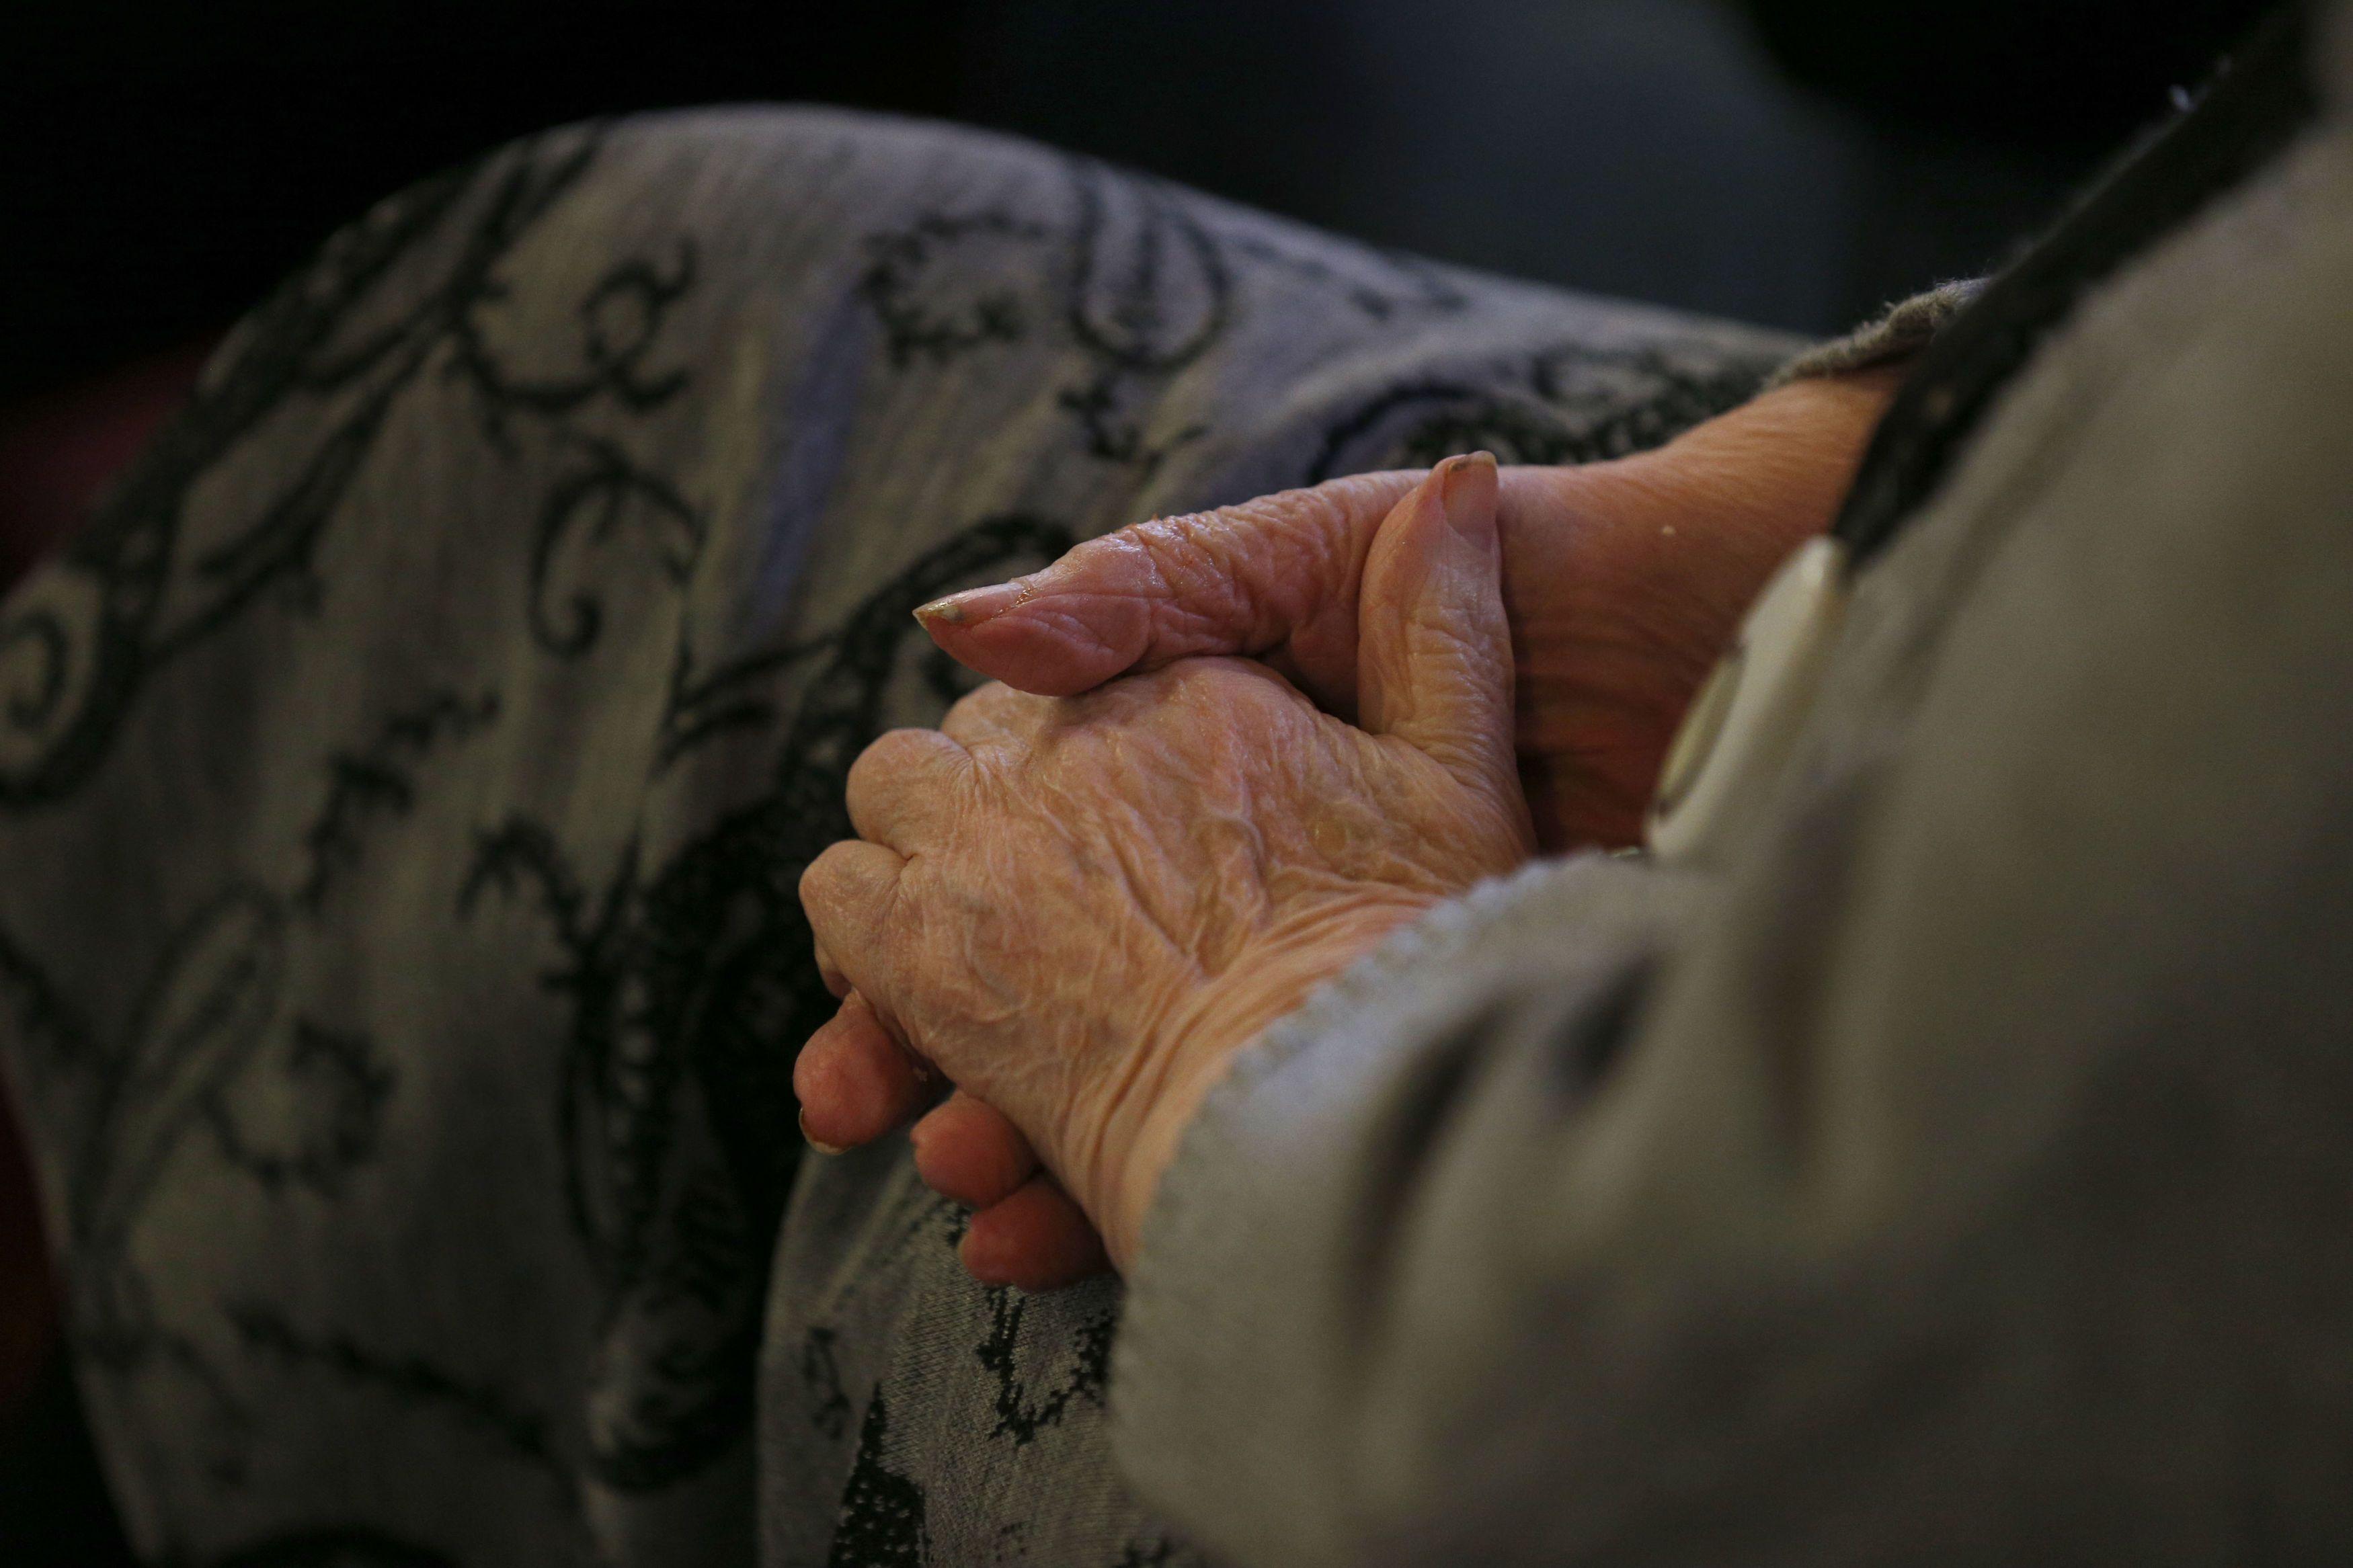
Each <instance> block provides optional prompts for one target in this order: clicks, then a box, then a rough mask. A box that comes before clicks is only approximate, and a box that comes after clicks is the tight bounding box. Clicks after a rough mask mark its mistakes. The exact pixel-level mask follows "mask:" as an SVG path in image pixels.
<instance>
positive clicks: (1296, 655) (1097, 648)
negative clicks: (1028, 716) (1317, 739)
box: [915, 473, 1416, 712]
mask: <svg viewBox="0 0 2353 1568" xmlns="http://www.w3.org/2000/svg"><path fill="white" fill-rule="evenodd" d="M1415 478H1416V476H1415V475H1412V474H1407V473H1388V474H1357V475H1351V476H1349V477H1347V478H1345V479H1332V480H1328V481H1326V482H1325V483H1324V484H1320V485H1317V486H1315V487H1314V489H1303V490H1285V491H1283V492H1282V493H1281V494H1279V495H1271V496H1261V497H1260V498H1259V499H1258V500H1249V501H1244V502H1242V503H1241V504H1240V505H1239V506H1229V507H1220V508H1219V509H1218V510H1215V511H1205V512H1196V513H1194V514H1192V515H1190V516H1187V517H1166V518H1155V519H1153V520H1152V521H1149V522H1139V523H1136V524H1135V525H1134V526H1133V527H1129V528H1124V529H1121V530H1120V531H1118V532H1116V533H1109V534H1105V535H1104V536H1103V538H1101V539H1095V540H1090V541H1089V542H1086V543H1084V544H1082V545H1080V546H1079V547H1078V548H1076V549H1075V550H1072V551H1071V552H1070V553H1069V554H1067V555H1065V556H1063V557H1062V558H1061V559H1060V561H1057V562H1056V563H1054V564H1052V565H1051V566H1049V567H1047V568H1046V569H1045V570H1044V571H1042V572H1034V573H1031V574H1029V576H1027V577H1021V578H1017V579H1015V580H1014V581H1013V582H1010V583H1000V584H995V585H993V586H990V587H987V588H975V589H973V590H971V591H970V592H968V593H963V594H955V595H950V596H948V597H947V598H944V599H941V600H937V601H935V602H934V603H932V604H929V605H924V606H923V608H921V609H919V610H917V611H916V612H915V618H916V619H917V620H919V621H921V622H923V629H924V630H925V631H927V632H929V633H930V634H931V636H932V640H933V641H934V642H936V643H938V644H939V645H940V647H943V648H944V649H946V650H947V651H948V652H949V653H950V654H952V655H954V656H955V658H958V659H960V660H961V661H963V662H964V663H965V664H966V665H969V666H970V667H972V668H974V669H976V670H978V671H980V673H981V674H983V675H986V676H988V677H991V678H992V679H997V680H1001V681H1003V682H1005V684H1007V685H1008V686H1010V687H1013V688H1015V689H1018V690H1022V691H1032V692H1036V693H1038V694H1039V695H1040V696H1044V697H1068V696H1071V695H1072V694H1074V693H1077V692H1081V691H1085V690H1088V689H1091V688H1093V687H1096V686H1100V685H1101V684H1103V682H1104V681H1106V680H1109V679H1112V678H1113V676H1117V675H1124V674H1127V673H1129V672H1131V671H1142V670H1147V669H1156V668H1159V667H1160V666H1162V665H1164V664H1168V663H1171V662H1173V661H1175V660H1176V659H1180V658H1188V657H1190V656H1193V655H1197V654H1237V655H1243V656H1248V657H1257V658H1265V659H1267V661H1268V662H1270V663H1271V664H1274V665H1276V666H1278V667H1279V668H1282V670H1283V671H1284V673H1285V674H1287V675H1290V676H1291V677H1292V678H1293V679H1294V680H1296V681H1297V682H1298V683H1299V684H1300V685H1301V686H1302V687H1303V688H1305V689H1306V690H1307V691H1308V693H1309V694H1310V695H1311V696H1313V697H1314V698H1315V699H1316V700H1318V701H1320V702H1323V703H1324V705H1325V706H1327V707H1330V708H1334V709H1336V710H1340V711H1343V712H1349V711H1354V710H1355V707H1356V594H1357V585H1358V583H1359V581H1360V579H1361V577H1362V574H1363V571H1364V564H1365V559H1366V551H1367V550H1368V549H1369V548H1370V547H1371V544H1372V541H1373V535H1374V533H1375V532H1376V531H1377V530H1378V529H1379V528H1380V526H1381V520H1382V518H1383V517H1384V516H1386V515H1387V514H1388V510H1389V509H1390V508H1391V507H1392V506H1393V505H1395V504H1396V502H1397V499H1398V497H1399V496H1401V495H1403V494H1404V493H1405V492H1406V491H1407V490H1408V489H1409V488H1411V486H1412V485H1413V483H1414V480H1415Z"/></svg>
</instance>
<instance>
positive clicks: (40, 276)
mask: <svg viewBox="0 0 2353 1568" xmlns="http://www.w3.org/2000/svg"><path fill="white" fill-rule="evenodd" d="M2260 9H2261V0H1945V3H1942V4H1938V5H1911V4H1904V3H1900V0H1879V3H1872V0H1746V3H1745V4H1743V3H1740V0H1448V3H1446V4H1442V5H1437V4H1416V3H1409V0H1184V3H1181V4H1162V5H1152V4H1144V3H1139V0H1003V3H1001V4H993V5H984V4H980V3H978V0H964V3H955V0H871V3H868V4H863V5H807V4H795V3H792V0H769V3H767V4H758V5H754V4H744V3H740V0H673V3H670V4H664V5H649V4H631V5H622V4H615V3H612V0H473V3H471V4H464V5H460V4H456V3H453V0H397V3H395V0H311V3H309V4H304V5H293V4H287V3H284V0H170V3H168V4H166V3H162V0H150V3H148V4H140V5H133V4H127V3H122V0H111V3H110V0H82V3H79V4H59V3H56V0H0V587H5V584H6V583H7V581H8V580H9V578H10V577H11V576H12V575H13V574H14V572H15V571H16V570H17V569H18V568H20V567H21V565H22V564H23V563H24V562H25V561H26V559H28V558H29V556H30V555H31V553H32V552H34V551H35V550H36V549H37V548H38V547H39V545H40V543H41V542H43V541H45V540H47V539H51V538H54V537H55V535H56V534H57V533H58V532H59V531H62V530H63V529H65V528H67V527H69V526H70V525H71V522H72V521H73V520H74V518H76V517H78V516H79V512H80V510H82V509H83V508H84V507H85V506H86V505H87V503H88V500H89V496H90V492H91V491H92V490H93V489H95V487H96V485H97V484H98V483H99V482H100V480H102V479H103V478H104V477H105V475H106V473H107V472H108V471H110V469H111V468H112V467H113V466H115V465H117V464H119V463H120V461H121V459H122V458H123V457H125V456H126V455H127V454H128V452H129V451H130V450H131V449H132V448H133V447H135V446H136V444H137V443H138V441H139V440H140V439H142V438H143V435H144V432H145V431H146V429H148V428H149V427H150V426H152V424H153V420H154V419H155V418H157V417H160V416H162V414H163V413H164V412H165V411H166V410H168V408H169V407H170V406H171V405H172V404H173V402H174V401H175V400H176V399H177V398H178V397H179V396H180V395H182V394H183V393H184V392H185V387H186V385H187V384H188V382H189V379H190V378H191V377H192V376H193V374H194V371H195V364H196V363H197V356H198V354H199V353H200V350H201V346H202V345H203V344H204V343H206V342H208V341H209V340H210V339H211V338H212V337H213V336H214V335H216V333H217V332H218V331H220V330H221V329H222V328H223V327H224V326H226V325H227V322H228V321H230V320H231V319H232V318H233V317H234V316H235V315H236V314H237V311H238V310H241V309H242V308H243V307H244V306H246V305H247V304H248V303H249V302H250V301H252V300H254V299H255V298H257V297H258V296H259V294H260V293H261V292H262V291H263V290H265V289H267V288H269V285H270V284H271V283H272V281H274V280H275V279H277V278H278V277H280V275H282V274H283V273H285V272H287V271H288V270H290V268H292V267H293V266H294V265H295V264H296V263H297V262H299V261H300V260H301V258H303V257H304V256H305V255H306V254H307V253H308V252H309V251H310V250H311V248H312V247H314V246H316V245H317V243H318V242H319V241H320V240H321V239H322V238H323V237H324V236H325V235H326V234H327V232H328V231H329V230H330V229H331V228H332V227H333V226H336V225H337V224H339V223H341V222H343V220H345V219H347V218H349V217H351V216H355V215H356V214H357V213H359V212H360V211H361V210H362V209H364V207H365V206H366V205H368V204H369V203H370V202H372V201H373V200H374V199H375V198H376V197H377V196H379V195H384V194H385V193H386V192H388V191H390V190H393V189H394V188H396V187H397V186H399V185H401V184H405V183H406V182H408V181H410V180H413V179H415V178H417V177H418V176H420V175H422V174H427V173H429V172H431V171H432V170H434V169H436V168H438V167H441V166H443V165H445V164H448V163H452V162H454V161H457V160H459V159H461V158H464V157H467V156H469V155H470V154H472V153H477V152H480V151H481V150H482V149H484V148H486V147H489V146H491V145H492V144H495V143H496V142H500V141H502V140H504V139H506V138H508V137H511V136H514V135H518V134H521V133H522V132H529V131H532V130H535V129H537V128H540V127H542V126H544V125H548V124H552V123H555V122H558V121H566V120H572V119H577V118H581V117H585V116H590V115H598V114H609V113H616V112H623V111H628V110H639V109H649V108H659V107H667V106H676V105H686V104H696V103H710V102H720V101H731V100H732V101H743V100H823V101H829V102H835V103H849V104H856V105H862V106H866V107H871V108H878V109H885V110H894V111H898V112H902V113H910V114H922V115H930V116H936V117H941V118H947V119H956V120H965V121H976V122H979V123H983V124H987V125H992V126H997V127H1001V128H1005V129H1008V130H1012V131H1017V132H1022V133H1024V134H1028V135H1030V136H1035V137H1038V138H1040V139H1042V140H1046V141H1050V142H1057V143H1060V144H1061V145H1064V146H1068V147H1073V148H1077V149H1079V150H1082V151H1084V152H1088V153H1096V154H1099V155H1101V156H1103V157H1107V158H1112V159H1115V160H1118V161H1121V162H1124V163H1131V164H1134V165H1138V166H1141V167H1143V168H1145V169H1148V170H1151V171H1154V172H1155V173H1158V174H1165V175H1167V176H1170V177H1172V178H1175V179H1178V180H1182V181H1185V182H1187V183H1189V184H1196V185H1199V186H1202V187H1205V188H1207V189H1208V190H1211V191H1215V192H1218V193H1219V194H1221V195H1229V196H1232V197H1236V198H1239V199H1240V200H1243V201H1247V202H1251V203H1255V204H1258V205H1263V206H1268V207H1272V208H1275V209H1277V210H1280V211H1282V212H1285V213H1289V214H1292V215H1293V216H1299V217H1303V218H1305V219H1307V220H1309V221H1311V222H1314V223H1317V224H1322V225H1324V226H1330V227H1334V228H1338V229H1341V230H1344V231H1346V232H1348V233H1352V234H1355V235H1358V236H1360V237H1366V238H1369V239H1373V240H1376V241H1378V242H1381V243H1384V244H1388V245H1393V246H1398V247H1407V248H1410V249H1414V250H1419V251H1422V252H1424V253H1427V254H1430V255H1432V256H1437V257H1440V258H1445V259H1448V260H1452V261H1458V262H1463V263H1467V264H1470V265H1472V266H1478V267H1483V268H1492V269H1495V270H1499V271H1505V272H1514V273H1518V274H1521V275H1524V276H1526V277H1531V278H1536V279H1545V280H1547V281H1552V282H1556V283H1561V284H1566V285H1568V286H1571V287H1576V288H1581V289H1593V290H1599V291H1604V292H1609V293H1614V294H1623V295H1630V296H1634V297H1639V298H1642V299H1647V300H1657V301H1660V302H1662V303H1666V304H1672V305H1679V306H1684V307H1687V308H1691V309H1694V310H1706V311H1714V312H1717V313H1721V314H1725V315H1730V316H1736V317H1740V318H1743V319H1746V320H1749V321H1760V322H1766V323H1770V324H1773V325H1778V326H1785V327H1791V328H1795V329H1798V330H1800V331H1813V332H1830V331H1837V330H1840V329H1841V328H1842V327H1844V326H1846V325H1848V324H1850V323H1852V321H1855V320H1857V319H1858V318H1860V317H1862V316H1863V315H1864V314H1866V313H1868V312H1869V311H1870V310H1872V309H1873V307H1875V306H1876V305H1878V304H1879V303H1881V302H1882V301H1883V300H1889V299H1892V298H1895V297H1899V296H1901V295H1904V294H1905V293H1908V292H1910V291H1912V290H1914V289H1918V288H1920V287H1922V286H1924V285H1926V284H1928V283H1931V282H1934V281H1937V280H1940V279H1946V278H1950V277H1956V276H1962V275H1967V274H1971V273H1975V272H1978V271H1980V270H1982V269H1984V268H1987V267H1989V265H1991V264H1994V263H1995V262H1997V261H1999V259H2000V258H2001V257H2002V256H2003V254H2005V252H2006V251H2007V250H2008V249H2009V248H2010V246H2011V245H2012V244H2013V243H2014V242H2015V240H2016V239H2017V238H2018V237H2020V236H2021V235H2022V234H2024V233H2026V232H2027V231H2029V230H2031V228H2032V227H2033V226H2036V225H2038V224H2040V223H2042V221H2044V220H2045V219H2046V218H2047V217H2048V216H2050V215H2052V212H2053V211H2054V209H2055V208H2056V207H2057V206H2058V205H2060V204H2061V203H2062V202H2063V200H2064V198H2065V195H2066V193H2067V192H2068V191H2069V190H2070V189H2071V188H2072V187H2073V185H2074V184H2076V183H2077V182H2079V181H2080V180H2081V179H2082V178H2083V177H2084V175H2085V174H2087V173H2089V172H2090V171H2092V170H2093V169H2094V168H2095V167H2096V166H2097V165H2098V164H2099V163H2101V162H2102V161H2103V160H2105V159H2106V158H2108V157H2111V156H2113V155H2114V154H2115V153H2116V151H2117V150H2118V149H2120V148H2121V147H2122V146H2124V145H2125V144H2126V142H2128V141H2129V140H2130V139H2131V137H2132V136H2133V135H2134V134H2135V133H2136V132H2137V131H2138V130H2140V129H2142V128H2144V127H2146V126H2147V125H2148V124H2150V123H2151V122H2153V121H2156V120H2157V119H2158V118H2159V117H2160V116H2162V115H2163V114H2164V113H2165V112H2166V111H2167V109H2168V103H2169V101H2170V100H2171V96H2172V92H2173V89H2178V88H2180V87H2185V86H2189V85H2191V84H2194V83H2195V82H2196V81H2197V80H2198V79H2199V78H2200V76H2201V75H2202V74H2203V72H2204V69H2205V67H2206V63H2207V62H2208V61H2209V60H2210V59H2211V58H2212V57H2213V56H2214V54H2215V53H2216V52H2217V51H2218V50H2220V49H2221V47H2224V46H2225V45H2226V44H2227V43H2228V41H2229V40H2230V39H2231V38H2232V37H2235V36H2236V35H2237V34H2238V33H2239V32H2240V31H2242V29H2243V27H2244V26H2245V25H2246V24H2247V23H2249V22H2250V21H2251V20H2252V19H2253V16H2255V15H2256V13H2257V12H2258V11H2259V10H2260ZM31 1215H32V1205H31V1201H30V1187H29V1178H28V1177H27V1175H26V1172H25V1170H24V1168H23V1165H22V1161H21V1152H20V1151H19V1149H18V1148H17V1146H16V1141H15V1140H14V1138H13V1135H12V1134H11V1132H10V1131H9V1128H8V1126H7V1122H6V1120H5V1106H0V1562H5V1563H7V1564H9V1565H10V1568H37V1565H38V1564H44V1563H74V1564H78V1565H79V1568H106V1565H109V1564H112V1563H121V1562H124V1561H127V1557H126V1554H125V1552H124V1551H123V1548H122V1546H121V1541H120V1537H119V1535H118V1534H117V1533H116V1532H115V1531H114V1528H113V1524H112V1521H111V1515H110V1513H109V1510H108V1505H107V1502H106V1500H105V1496H104V1492H103V1489H102V1486H101V1484H100V1481H99V1479H98V1474H97V1470H96V1468H95V1464H94V1461H93V1459H92V1458H91V1455H90V1446H89V1441H88V1438H87V1437H86V1436H84V1435H83V1433H82V1430H81V1427H80V1423H79V1411H78V1408H77V1405H76V1400H75V1397H74V1394H73V1390H72V1384H71V1381H70V1378H69V1375H68V1373H67V1372H66V1369H65V1363H64V1361H63V1359H62V1357H61V1355H60V1353H59V1352H58V1335H57V1333H56V1331H55V1318H54V1313H53V1311H52V1310H50V1305H49V1303H50V1300H51V1298H52V1296H53V1294H54V1292H53V1291H52V1289H50V1286H49V1284H48V1282H47V1279H46V1278H45V1276H44V1275H43V1273H42V1271H41V1269H40V1268H39V1265H38V1258H39V1247H38V1242H37V1234H36V1232H35V1230H34V1228H33V1222H32V1219H31Z"/></svg>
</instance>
